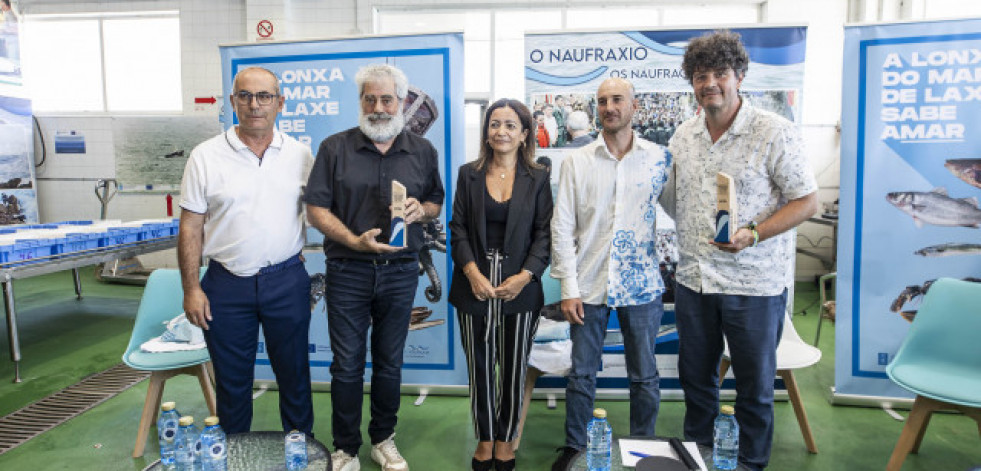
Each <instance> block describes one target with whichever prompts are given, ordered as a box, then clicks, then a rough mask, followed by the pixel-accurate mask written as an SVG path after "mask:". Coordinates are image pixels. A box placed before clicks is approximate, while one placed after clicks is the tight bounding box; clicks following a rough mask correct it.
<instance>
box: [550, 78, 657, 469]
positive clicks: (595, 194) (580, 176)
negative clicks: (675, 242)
mask: <svg viewBox="0 0 981 471" xmlns="http://www.w3.org/2000/svg"><path fill="white" fill-rule="evenodd" d="M596 102H597V106H598V112H599V117H600V118H601V119H602V125H603V132H602V134H601V138H598V139H596V140H595V141H594V142H592V143H589V144H586V145H585V146H583V147H581V148H579V149H577V150H576V151H575V152H573V153H571V154H570V155H569V156H568V157H566V159H565V160H564V161H563V162H562V168H561V171H560V174H559V189H558V194H557V196H556V200H555V212H554V216H553V217H552V276H553V277H555V278H557V279H559V280H561V286H562V304H561V310H562V313H563V315H565V318H566V319H568V320H569V322H570V323H571V324H572V328H571V337H572V369H571V371H570V372H569V375H568V386H566V416H565V429H566V437H565V446H564V447H562V448H561V451H562V454H561V455H560V456H559V457H558V459H556V461H555V463H554V464H553V465H552V470H553V471H565V470H566V469H569V467H570V465H571V464H572V463H574V462H575V460H576V458H577V457H578V456H579V454H581V453H582V450H584V449H585V448H586V424H587V422H589V420H590V418H592V415H593V400H594V398H595V396H596V371H597V370H598V369H599V366H600V359H601V356H602V353H603V338H604V337H605V336H606V325H607V321H608V320H609V316H610V310H611V309H616V311H617V316H618V318H619V320H620V327H621V329H622V331H623V337H624V356H625V357H626V363H627V376H628V377H629V380H630V435H636V436H647V437H650V436H654V424H655V421H656V420H657V412H658V406H659V403H660V396H661V394H660V389H659V381H660V378H659V376H658V372H657V363H656V361H655V358H654V342H655V339H656V338H657V332H658V328H659V326H660V324H661V314H662V313H663V312H664V309H663V305H662V303H661V294H662V293H663V292H664V283H663V281H662V280H661V276H660V272H659V271H658V260H657V253H656V250H655V245H654V242H655V231H654V223H655V215H656V214H657V212H656V206H657V200H658V197H659V196H660V194H661V190H662V189H663V188H664V184H665V183H666V181H667V178H668V175H669V171H670V168H671V156H670V154H668V153H667V152H666V151H665V149H664V147H662V146H659V145H657V144H654V143H652V142H649V141H645V140H643V139H641V138H640V136H638V135H637V134H636V133H634V132H633V130H632V129H631V120H632V118H633V115H634V113H635V112H636V111H637V109H638V102H637V100H636V98H634V87H633V85H631V84H630V82H627V81H626V80H623V79H619V78H611V79H607V80H606V81H604V82H603V83H602V84H600V87H599V90H598V91H597V93H596Z"/></svg>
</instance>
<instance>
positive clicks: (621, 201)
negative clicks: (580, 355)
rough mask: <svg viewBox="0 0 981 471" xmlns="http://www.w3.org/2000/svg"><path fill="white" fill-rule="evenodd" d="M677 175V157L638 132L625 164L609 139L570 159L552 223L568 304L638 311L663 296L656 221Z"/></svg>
mask: <svg viewBox="0 0 981 471" xmlns="http://www.w3.org/2000/svg"><path fill="white" fill-rule="evenodd" d="M670 168H671V154H669V153H668V152H667V151H666V150H665V149H664V147H662V146H659V145H657V144H654V143H652V142H650V141H645V140H643V139H641V138H640V136H639V135H637V134H636V133H634V136H633V145H632V147H631V149H630V150H629V151H628V152H627V153H626V155H624V156H623V159H621V160H617V158H616V157H615V156H614V155H613V154H611V153H610V151H609V150H608V149H607V148H606V141H605V140H604V139H603V138H602V137H599V138H597V139H596V140H595V141H593V142H592V143H590V144H587V145H585V146H583V147H581V148H579V149H576V150H575V151H573V152H571V153H570V154H569V155H568V156H567V157H566V158H565V159H564V160H563V162H562V167H561V170H560V173H559V189H558V193H557V196H556V200H555V213H554V215H553V217H552V276H553V277H555V278H557V279H559V280H561V285H562V299H570V298H580V299H582V302H584V303H587V304H606V305H607V306H610V307H616V306H635V305H640V304H646V303H649V302H652V301H654V300H656V299H657V297H658V296H660V295H661V294H662V293H663V292H664V282H663V281H662V280H661V275H660V272H659V270H658V257H657V250H656V247H655V239H656V234H655V222H656V219H657V217H656V215H657V210H656V208H657V201H658V197H659V196H660V194H661V191H662V190H663V189H664V185H665V183H666V181H667V179H668V176H669V171H670Z"/></svg>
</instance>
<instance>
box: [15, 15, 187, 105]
mask: <svg viewBox="0 0 981 471" xmlns="http://www.w3.org/2000/svg"><path fill="white" fill-rule="evenodd" d="M24 21H25V23H24V26H23V28H22V30H21V31H22V40H21V49H22V52H21V59H22V62H23V69H24V84H25V86H27V87H28V88H29V90H30V95H31V99H32V100H33V108H34V110H35V111H40V112H180V111H181V110H182V106H183V105H182V103H183V100H182V97H181V62H180V24H179V20H178V17H177V12H150V13H139V14H129V15H100V16H92V15H75V16H61V15H59V16H47V15H34V16H31V15H27V16H25V18H24Z"/></svg>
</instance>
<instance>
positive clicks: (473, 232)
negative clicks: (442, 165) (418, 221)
mask: <svg viewBox="0 0 981 471" xmlns="http://www.w3.org/2000/svg"><path fill="white" fill-rule="evenodd" d="M486 194H487V182H486V172H485V171H484V170H477V168H476V166H475V165H474V163H473V162H470V163H468V164H465V165H463V166H461V167H460V172H459V174H458V175H457V178H456V195H455V196H454V198H453V218H452V219H451V220H450V222H449V228H450V246H451V248H452V250H451V254H452V256H453V279H452V281H451V282H450V297H449V301H450V304H452V305H453V306H454V307H456V308H457V310H459V311H460V312H464V313H467V314H481V315H483V314H485V313H486V312H487V301H478V300H477V298H476V297H474V295H473V291H472V290H471V289H470V280H468V279H467V276H466V275H464V274H463V267H465V266H467V264H468V263H470V262H475V263H476V264H477V267H478V268H479V269H480V272H481V273H483V274H484V276H488V275H489V273H490V263H489V261H488V260H487V256H486V253H487V229H486V228H487V218H486V216H485V215H484V196H485V195H486ZM551 223H552V188H551V186H550V184H549V175H548V171H547V170H545V169H532V168H527V167H525V165H524V164H522V163H518V168H517V171H516V172H515V175H514V186H513V187H512V189H511V204H510V205H509V207H508V221H507V225H506V227H505V230H504V253H505V254H506V255H507V258H505V259H504V263H503V264H502V270H501V275H502V276H501V279H502V280H505V279H507V278H508V277H509V276H511V275H514V274H515V273H518V272H520V271H521V270H522V269H527V270H529V271H531V272H532V273H534V275H535V276H533V277H532V278H533V279H532V281H531V282H530V283H528V284H527V285H525V287H524V289H523V290H522V291H521V293H519V294H518V296H517V297H516V298H514V299H513V300H511V301H507V302H505V303H504V305H503V309H504V314H516V313H519V312H528V311H537V310H539V309H541V307H542V305H543V304H544V303H545V296H544V295H543V294H542V284H541V281H540V279H541V276H542V272H544V271H545V267H547V266H548V263H549V256H550V250H551V239H550V232H551V229H550V226H551Z"/></svg>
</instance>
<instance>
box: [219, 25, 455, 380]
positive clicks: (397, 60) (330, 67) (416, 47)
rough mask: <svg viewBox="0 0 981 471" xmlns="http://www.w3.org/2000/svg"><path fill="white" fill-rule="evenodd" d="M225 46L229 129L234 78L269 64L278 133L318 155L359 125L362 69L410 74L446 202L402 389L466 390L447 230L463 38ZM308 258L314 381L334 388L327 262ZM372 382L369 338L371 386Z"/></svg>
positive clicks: (431, 236)
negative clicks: (277, 93)
mask: <svg viewBox="0 0 981 471" xmlns="http://www.w3.org/2000/svg"><path fill="white" fill-rule="evenodd" d="M220 49H221V62H222V84H223V90H224V97H223V102H224V110H225V111H224V113H223V114H222V117H221V119H222V124H223V126H224V127H225V128H226V129H227V128H228V127H230V126H232V125H234V124H235V119H236V118H235V116H234V113H233V112H232V110H233V109H234V108H233V107H232V106H231V103H230V99H229V96H230V95H231V90H232V80H233V78H234V77H235V73H236V72H238V71H239V70H241V69H242V68H245V67H249V66H260V67H264V68H267V69H269V70H271V71H272V72H273V73H275V74H276V75H277V77H279V79H280V82H281V85H282V91H283V95H284V96H285V98H286V105H285V107H284V109H283V112H282V113H281V114H280V116H279V118H278V121H277V127H278V128H279V129H280V130H281V131H283V132H285V133H287V134H289V135H291V136H293V137H295V138H296V139H298V140H299V141H300V142H303V143H306V144H308V145H310V146H311V147H312V149H313V152H314V154H316V151H317V147H318V146H319V144H320V142H321V141H322V140H323V139H325V138H326V137H327V136H330V135H331V134H334V133H337V132H339V131H343V130H345V129H349V128H351V127H354V126H357V125H358V115H359V110H360V105H359V96H358V88H357V84H356V83H355V81H354V76H355V74H356V73H357V71H358V69H359V68H361V67H363V66H365V65H369V64H376V63H386V64H391V65H394V66H396V67H399V68H400V69H402V71H403V72H405V74H406V76H407V77H408V79H409V96H408V103H407V104H406V108H405V110H406V111H405V113H406V115H407V116H406V118H407V119H406V126H407V128H408V129H409V130H410V132H414V133H416V134H419V135H421V136H423V137H425V138H426V139H428V140H429V141H430V142H431V143H432V144H433V146H434V147H435V148H436V150H437V151H438V152H439V155H440V158H441V161H440V175H441V176H442V178H443V187H444V189H445V191H446V200H445V201H444V203H443V213H442V215H441V216H440V218H439V220H438V223H436V224H433V225H429V227H427V230H426V234H427V241H426V246H425V248H424V249H423V250H422V251H421V253H420V259H421V262H422V263H421V266H420V280H419V288H418V291H417V293H416V299H415V302H414V303H413V322H412V324H411V326H410V332H409V335H408V339H407V340H406V346H405V350H404V355H405V356H404V358H405V364H404V367H403V370H404V371H403V377H402V382H403V384H405V385H410V387H411V385H421V386H420V387H440V386H445V387H449V389H454V390H459V391H461V392H464V393H465V391H466V390H465V389H464V388H463V387H465V385H466V384H467V374H466V362H465V360H464V358H463V356H462V352H461V350H460V346H459V339H458V335H457V332H458V329H457V326H456V319H455V315H454V313H453V309H452V307H451V306H450V305H449V303H448V302H447V301H446V295H447V293H448V291H449V274H450V272H451V265H450V264H451V261H450V257H449V256H448V255H447V254H446V247H445V245H446V243H445V239H446V233H445V229H444V228H445V227H446V225H445V223H446V219H447V215H448V214H449V212H450V206H451V202H452V197H453V188H454V185H453V181H452V180H453V179H455V177H456V168H457V167H459V166H460V165H461V164H462V163H464V162H465V161H466V158H465V156H464V142H463V135H464V122H463V106H464V104H463V97H464V94H463V35H462V34H460V33H452V34H428V35H413V36H384V37H380V36H379V37H363V38H357V39H336V40H317V41H302V42H282V43H264V44H249V45H236V46H222V47H221V48H220ZM309 232H310V231H308V234H309ZM313 232H316V231H313ZM322 241H323V236H322V235H320V234H319V233H316V234H315V235H314V236H313V237H310V236H308V242H314V243H321V242H322ZM304 253H305V255H306V259H307V261H306V266H307V269H308V271H309V272H310V274H311V276H312V277H313V280H312V281H313V284H314V289H313V292H312V294H311V311H312V319H311V325H310V341H309V347H310V367H311V376H312V379H313V381H314V382H315V383H326V382H330V371H329V367H330V363H331V358H332V355H331V350H330V339H329V337H328V333H327V317H326V308H325V304H324V300H323V289H322V287H323V277H322V274H323V272H324V255H323V252H322V251H319V250H306V251H304ZM318 277H319V279H318ZM318 287H319V289H318ZM260 341H261V339H260ZM264 347H265V344H264V343H260V347H259V353H258V356H257V358H256V367H255V374H256V380H257V381H259V382H263V381H275V376H274V375H273V372H272V369H271V367H270V366H269V357H268V355H267V353H266V351H265V348H264ZM370 380H371V355H370V341H369V354H368V368H367V370H366V372H365V381H370Z"/></svg>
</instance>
